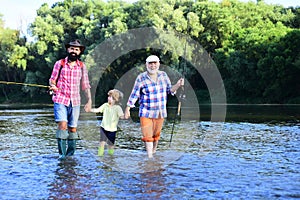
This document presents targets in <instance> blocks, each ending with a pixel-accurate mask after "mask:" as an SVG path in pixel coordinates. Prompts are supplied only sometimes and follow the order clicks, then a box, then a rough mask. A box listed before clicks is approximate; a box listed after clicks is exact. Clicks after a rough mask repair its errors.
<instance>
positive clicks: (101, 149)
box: [98, 147, 104, 156]
mask: <svg viewBox="0 0 300 200" xmlns="http://www.w3.org/2000/svg"><path fill="white" fill-rule="evenodd" d="M103 155H104V147H99V148H98V156H103Z"/></svg>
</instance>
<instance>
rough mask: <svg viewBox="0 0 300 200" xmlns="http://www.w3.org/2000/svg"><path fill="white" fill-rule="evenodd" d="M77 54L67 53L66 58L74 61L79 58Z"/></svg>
mask: <svg viewBox="0 0 300 200" xmlns="http://www.w3.org/2000/svg"><path fill="white" fill-rule="evenodd" d="M79 57H80V56H79V55H77V54H76V53H69V55H68V60H69V61H72V62H73V61H76V60H77V59H79Z"/></svg>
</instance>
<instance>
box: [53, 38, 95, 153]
mask: <svg viewBox="0 0 300 200" xmlns="http://www.w3.org/2000/svg"><path fill="white" fill-rule="evenodd" d="M65 48H66V51H67V53H68V56H67V57H65V58H63V59H61V60H58V61H56V63H55V64H54V67H53V71H52V74H51V77H50V79H49V84H50V90H52V91H53V96H52V100H53V102H54V118H55V122H56V123H57V124H58V128H57V130H56V138H57V143H58V152H59V154H60V155H61V156H60V159H65V158H66V156H72V155H73V154H74V152H75V150H76V140H78V139H79V135H78V133H77V123H78V119H79V113H80V104H81V99H80V87H81V89H82V90H83V91H84V93H85V96H86V99H87V103H86V104H85V107H84V109H85V110H90V109H91V107H92V99H91V91H90V88H91V86H90V83H89V77H88V71H87V68H86V66H85V64H84V63H83V62H82V61H80V55H81V54H82V53H83V52H84V49H85V47H84V46H83V45H81V44H80V41H79V40H75V41H72V42H70V43H68V44H65Z"/></svg>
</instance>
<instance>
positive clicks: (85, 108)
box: [84, 88, 92, 112]
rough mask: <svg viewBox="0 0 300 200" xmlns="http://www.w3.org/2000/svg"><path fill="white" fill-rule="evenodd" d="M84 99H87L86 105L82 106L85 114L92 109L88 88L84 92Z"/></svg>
mask: <svg viewBox="0 0 300 200" xmlns="http://www.w3.org/2000/svg"><path fill="white" fill-rule="evenodd" d="M84 94H85V97H86V99H87V103H86V104H85V106H84V110H85V112H90V111H91V109H92V95H91V90H90V88H88V89H85V90H84Z"/></svg>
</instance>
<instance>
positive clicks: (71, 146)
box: [67, 131, 79, 156]
mask: <svg viewBox="0 0 300 200" xmlns="http://www.w3.org/2000/svg"><path fill="white" fill-rule="evenodd" d="M68 134H69V137H68V149H67V156H73V155H74V153H75V150H76V140H78V139H79V135H78V133H77V132H70V131H69V132H68Z"/></svg>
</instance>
